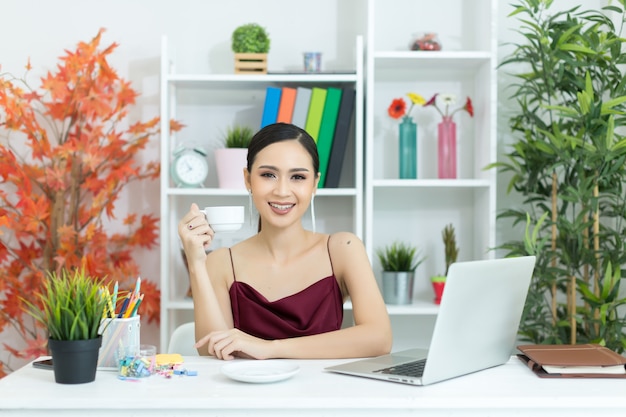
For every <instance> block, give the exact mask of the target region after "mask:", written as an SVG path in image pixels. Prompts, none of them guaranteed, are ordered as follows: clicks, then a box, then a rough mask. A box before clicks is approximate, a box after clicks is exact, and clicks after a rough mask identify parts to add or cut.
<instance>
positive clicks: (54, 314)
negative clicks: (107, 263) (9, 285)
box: [25, 267, 107, 340]
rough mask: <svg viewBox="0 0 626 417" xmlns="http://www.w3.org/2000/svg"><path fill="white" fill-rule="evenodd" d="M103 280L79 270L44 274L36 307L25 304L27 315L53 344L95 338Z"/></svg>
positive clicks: (103, 303) (103, 302)
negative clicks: (43, 281)
mask: <svg viewBox="0 0 626 417" xmlns="http://www.w3.org/2000/svg"><path fill="white" fill-rule="evenodd" d="M103 282H104V281H103V280H102V279H99V278H95V277H92V276H90V275H89V274H88V273H87V272H86V271H85V269H84V267H83V268H76V269H73V270H68V269H65V268H63V269H61V271H60V272H59V273H57V272H55V271H53V272H49V273H48V277H47V280H46V281H45V283H44V288H43V291H42V292H41V293H39V294H37V298H38V300H39V303H38V304H40V306H37V305H35V304H33V303H31V302H29V301H25V303H26V305H28V307H29V310H28V312H29V314H30V315H31V316H32V317H33V318H34V319H35V320H37V321H38V322H40V323H41V324H43V326H44V327H45V328H46V329H47V331H48V336H49V337H50V338H51V339H55V340H88V339H95V338H96V337H98V330H99V328H100V322H101V320H102V317H103V316H104V309H105V307H106V303H107V301H106V298H105V297H104V294H103V293H102V291H101V290H102V288H103Z"/></svg>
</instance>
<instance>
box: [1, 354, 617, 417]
mask: <svg viewBox="0 0 626 417" xmlns="http://www.w3.org/2000/svg"><path fill="white" fill-rule="evenodd" d="M295 362H296V363H298V364H299V365H300V368H301V369H300V372H299V373H298V374H296V375H295V376H293V377H292V378H291V379H288V380H285V381H280V382H275V383H269V384H249V383H243V382H236V381H233V380H230V379H229V378H227V377H226V376H224V375H222V373H221V372H220V367H221V366H222V365H224V363H225V362H223V361H219V360H216V359H213V358H207V357H186V358H185V364H184V367H185V368H186V369H189V370H195V371H197V372H198V375H197V376H174V377H173V378H171V379H167V378H165V377H163V376H160V375H155V376H152V377H149V378H147V379H144V380H141V381H140V382H132V381H121V380H119V379H117V375H116V373H115V372H111V371H98V373H97V375H96V380H95V381H94V382H93V383H88V384H80V385H63V384H57V383H55V382H54V375H53V373H52V371H48V370H42V369H35V368H33V367H32V366H31V365H30V364H29V365H27V366H25V367H23V368H21V369H19V370H17V371H16V372H13V373H12V374H10V375H9V376H7V377H5V378H3V379H0V414H1V415H2V416H5V415H6V416H8V415H20V416H35V415H45V416H50V415H63V416H75V415H80V416H84V415H89V416H100V415H107V416H111V415H120V416H125V415H133V416H135V415H151V416H157V415H168V416H178V415H180V416H185V417H189V416H192V415H203V416H209V415H219V416H238V415H241V416H243V415H246V416H249V414H250V413H251V412H254V414H255V415H272V416H296V415H297V416H308V415H315V416H320V415H324V416H329V415H341V416H357V415H358V416H366V415H377V416H380V415H393V416H402V415H409V414H411V415H415V413H416V412H417V413H419V414H420V415H421V416H427V415H433V416H435V415H464V416H468V415H475V416H488V415H494V416H503V415H512V414H514V415H517V416H519V415H533V416H540V415H550V416H556V415H561V414H562V415H567V416H568V417H571V416H589V415H593V414H601V413H602V412H608V413H609V415H618V414H617V413H619V415H623V413H624V411H626V379H541V378H538V377H537V376H535V375H534V374H533V373H532V372H530V370H528V369H527V368H526V367H525V366H524V365H523V364H522V363H521V362H520V361H519V360H518V359H517V358H511V360H509V362H508V363H506V364H505V365H502V366H498V367H495V368H491V369H487V370H484V371H481V372H477V373H474V374H470V375H465V376H463V377H459V378H455V379H452V380H448V381H444V382H440V383H437V384H433V385H430V386H426V387H415V386H407V385H402V384H396V383H391V382H385V381H376V380H370V379H366V378H359V377H352V376H346V375H339V374H334V373H329V372H326V371H324V370H323V369H324V367H326V366H329V365H334V364H337V363H340V362H345V360H298V361H295ZM612 413H616V414H612Z"/></svg>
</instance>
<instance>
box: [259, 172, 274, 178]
mask: <svg viewBox="0 0 626 417" xmlns="http://www.w3.org/2000/svg"><path fill="white" fill-rule="evenodd" d="M261 176H262V177H266V178H274V177H275V176H276V175H274V173H272V172H264V173H262V174H261Z"/></svg>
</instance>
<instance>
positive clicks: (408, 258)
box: [376, 242, 426, 272]
mask: <svg viewBox="0 0 626 417" xmlns="http://www.w3.org/2000/svg"><path fill="white" fill-rule="evenodd" d="M376 255H377V256H378V260H379V261H380V265H381V266H382V268H383V271H391V272H414V271H415V270H416V269H417V267H418V266H419V265H420V264H421V263H422V262H424V260H425V259H426V258H425V257H423V256H419V252H418V250H417V247H416V246H412V245H410V244H407V243H404V242H393V243H392V244H391V245H389V246H385V247H384V248H379V249H377V250H376Z"/></svg>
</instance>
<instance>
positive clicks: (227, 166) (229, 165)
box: [214, 124, 254, 188]
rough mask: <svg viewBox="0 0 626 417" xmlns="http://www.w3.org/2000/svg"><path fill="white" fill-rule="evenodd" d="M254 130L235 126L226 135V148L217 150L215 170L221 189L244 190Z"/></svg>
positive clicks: (229, 128) (224, 141)
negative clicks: (244, 170) (249, 147)
mask: <svg viewBox="0 0 626 417" xmlns="http://www.w3.org/2000/svg"><path fill="white" fill-rule="evenodd" d="M252 136H254V131H253V130H252V128H250V127H248V126H244V125H239V124H235V125H232V126H230V127H228V129H227V130H226V133H225V134H224V138H223V143H224V147H223V148H219V149H215V151H214V155H215V169H216V170H217V179H218V183H219V187H220V188H244V187H245V186H244V181H243V169H244V168H245V167H246V165H247V157H248V145H249V144H250V141H251V140H252Z"/></svg>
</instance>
